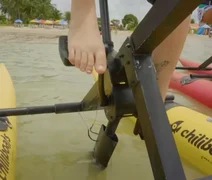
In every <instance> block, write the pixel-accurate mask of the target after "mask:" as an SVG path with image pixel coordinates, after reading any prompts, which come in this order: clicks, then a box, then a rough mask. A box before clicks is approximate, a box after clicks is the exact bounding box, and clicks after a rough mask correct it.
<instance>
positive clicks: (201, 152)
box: [93, 72, 212, 175]
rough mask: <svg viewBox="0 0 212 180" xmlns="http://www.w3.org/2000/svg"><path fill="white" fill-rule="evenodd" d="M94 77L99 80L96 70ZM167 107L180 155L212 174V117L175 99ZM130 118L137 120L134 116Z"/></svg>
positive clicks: (201, 169) (168, 102)
mask: <svg viewBox="0 0 212 180" xmlns="http://www.w3.org/2000/svg"><path fill="white" fill-rule="evenodd" d="M93 78H94V81H97V80H98V75H97V73H96V72H94V73H93ZM106 91H107V90H106ZM165 108H166V110H167V111H166V112H167V115H168V118H169V122H170V124H171V128H172V132H173V135H174V138H175V142H176V144H177V148H178V152H179V154H180V156H181V157H182V158H183V159H184V160H186V161H187V162H188V163H190V164H191V165H193V166H194V167H196V168H197V169H199V170H200V171H202V172H203V173H205V174H208V175H211V174H212V117H208V116H206V115H204V114H202V113H200V112H197V111H194V110H192V109H189V108H187V107H185V106H182V105H180V104H177V103H174V102H173V101H167V102H166V103H165ZM129 119H130V120H131V121H133V122H134V123H135V122H136V119H135V118H133V117H129Z"/></svg>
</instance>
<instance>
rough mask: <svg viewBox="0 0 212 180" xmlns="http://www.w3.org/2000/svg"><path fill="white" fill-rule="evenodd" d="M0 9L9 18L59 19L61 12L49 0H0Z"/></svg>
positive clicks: (27, 20)
mask: <svg viewBox="0 0 212 180" xmlns="http://www.w3.org/2000/svg"><path fill="white" fill-rule="evenodd" d="M0 9H1V11H2V12H3V13H4V14H8V15H9V16H10V17H11V20H12V21H14V20H15V19H18V18H19V19H22V20H23V21H24V22H29V21H30V20H32V19H35V18H39V19H52V20H56V19H60V18H61V16H62V14H61V12H60V11H59V10H58V9H57V8H55V7H54V6H53V5H52V4H51V0H0Z"/></svg>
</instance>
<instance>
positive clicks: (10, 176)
mask: <svg viewBox="0 0 212 180" xmlns="http://www.w3.org/2000/svg"><path fill="white" fill-rule="evenodd" d="M15 106H16V96H15V90H14V87H13V82H12V80H11V77H10V75H9V73H8V71H7V69H6V67H5V66H4V64H1V63H0V108H11V107H15ZM8 123H9V124H10V128H8V129H7V130H6V131H0V179H4V180H14V178H15V177H14V176H15V159H16V117H9V118H8Z"/></svg>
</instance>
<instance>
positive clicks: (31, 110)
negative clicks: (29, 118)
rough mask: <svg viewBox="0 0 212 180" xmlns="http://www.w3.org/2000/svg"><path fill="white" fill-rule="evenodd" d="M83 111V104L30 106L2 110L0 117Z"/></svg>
mask: <svg viewBox="0 0 212 180" xmlns="http://www.w3.org/2000/svg"><path fill="white" fill-rule="evenodd" d="M78 111H82V106H81V102H77V103H63V104H55V105H49V106H30V107H22V108H6V109H0V117H5V116H20V115H33V114H47V113H55V114H61V113H71V112H78Z"/></svg>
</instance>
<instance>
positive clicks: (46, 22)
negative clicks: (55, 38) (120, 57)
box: [44, 20, 54, 25]
mask: <svg viewBox="0 0 212 180" xmlns="http://www.w3.org/2000/svg"><path fill="white" fill-rule="evenodd" d="M44 24H49V25H52V24H54V22H53V21H50V20H46V21H45V22H44Z"/></svg>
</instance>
